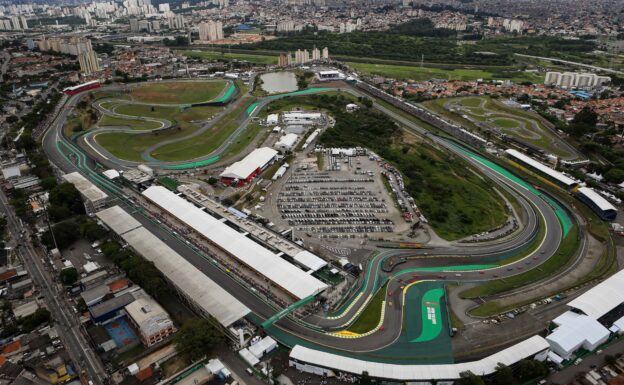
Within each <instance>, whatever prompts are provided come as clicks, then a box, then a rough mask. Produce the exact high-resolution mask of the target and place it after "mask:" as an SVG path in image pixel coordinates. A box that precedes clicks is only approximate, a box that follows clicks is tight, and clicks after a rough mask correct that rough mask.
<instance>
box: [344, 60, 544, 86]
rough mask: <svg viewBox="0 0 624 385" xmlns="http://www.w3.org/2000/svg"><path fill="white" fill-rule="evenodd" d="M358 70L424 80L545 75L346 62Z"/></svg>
mask: <svg viewBox="0 0 624 385" xmlns="http://www.w3.org/2000/svg"><path fill="white" fill-rule="evenodd" d="M346 64H348V65H349V66H351V67H353V68H354V69H355V70H357V71H358V72H362V73H365V74H369V75H379V76H384V77H390V78H395V79H401V80H408V79H409V80H414V81H424V80H430V79H447V80H477V79H483V80H511V81H513V82H516V83H522V82H532V83H541V82H543V80H544V79H543V77H542V76H540V75H537V74H535V73H533V72H524V71H517V70H513V69H512V68H502V69H501V70H498V71H489V70H488V71H483V70H478V69H461V68H449V69H444V68H434V67H418V66H404V65H391V64H370V63H354V62H348V63H346Z"/></svg>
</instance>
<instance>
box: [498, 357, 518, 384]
mask: <svg viewBox="0 0 624 385" xmlns="http://www.w3.org/2000/svg"><path fill="white" fill-rule="evenodd" d="M513 380H514V377H513V373H512V371H511V368H510V367H509V366H507V365H505V364H502V363H500V362H499V363H498V365H496V373H495V374H494V384H495V385H509V384H512V383H513V382H514V381H513Z"/></svg>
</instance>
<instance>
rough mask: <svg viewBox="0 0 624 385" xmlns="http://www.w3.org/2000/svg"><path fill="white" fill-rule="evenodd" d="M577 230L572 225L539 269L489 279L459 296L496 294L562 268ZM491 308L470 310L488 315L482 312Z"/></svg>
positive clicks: (576, 240)
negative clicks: (551, 255)
mask: <svg viewBox="0 0 624 385" xmlns="http://www.w3.org/2000/svg"><path fill="white" fill-rule="evenodd" d="M578 231H579V230H578V227H577V226H574V227H573V228H572V230H571V231H570V232H569V233H568V235H567V236H566V237H565V238H564V240H563V241H562V243H561V245H560V246H559V249H558V250H557V253H556V254H555V255H554V256H553V257H551V258H549V259H548V260H547V261H546V262H544V263H542V264H541V265H540V266H539V269H532V270H529V271H527V272H524V273H522V274H517V275H514V276H511V277H507V278H504V279H497V280H494V281H490V282H488V283H485V284H483V285H479V286H476V287H474V288H472V289H469V290H465V291H463V292H461V293H460V296H461V297H462V298H478V297H485V296H489V295H493V294H498V293H502V292H505V291H509V290H511V289H514V288H517V287H521V286H525V285H527V284H529V283H531V282H536V281H538V280H540V279H543V278H546V277H548V276H550V275H552V274H554V273H555V272H557V271H558V270H560V269H561V268H563V266H565V265H566V264H567V263H568V262H569V260H570V258H571V257H572V255H573V254H574V252H575V250H576V248H577V246H578V242H579V239H578ZM491 302H495V301H491ZM493 308H494V309H495V308H496V306H495V305H492V304H490V305H487V306H480V307H477V308H476V309H474V310H473V311H471V314H473V315H476V316H484V315H488V314H484V313H486V312H491V311H492V309H493Z"/></svg>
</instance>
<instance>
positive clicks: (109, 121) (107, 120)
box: [98, 115, 160, 130]
mask: <svg viewBox="0 0 624 385" xmlns="http://www.w3.org/2000/svg"><path fill="white" fill-rule="evenodd" d="M98 126H100V127H107V126H122V127H123V126H128V127H130V128H132V129H134V130H152V129H154V128H159V127H160V124H159V123H158V122H152V121H145V120H136V119H124V118H118V117H115V116H109V115H103V116H102V118H100V121H99V122H98Z"/></svg>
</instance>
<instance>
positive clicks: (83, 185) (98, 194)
mask: <svg viewBox="0 0 624 385" xmlns="http://www.w3.org/2000/svg"><path fill="white" fill-rule="evenodd" d="M63 179H65V180H66V181H67V182H69V183H71V184H73V185H74V186H75V187H76V190H78V191H80V194H82V195H83V196H84V197H85V198H87V199H88V200H89V201H91V202H98V201H100V200H104V199H106V198H108V195H106V193H105V192H104V191H102V190H100V189H99V188H98V187H97V186H95V185H94V184H93V183H91V182H89V180H88V179H87V178H85V177H84V176H82V174H81V173H79V172H78V171H75V172H72V173H69V174H65V175H63Z"/></svg>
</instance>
